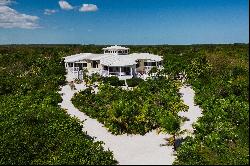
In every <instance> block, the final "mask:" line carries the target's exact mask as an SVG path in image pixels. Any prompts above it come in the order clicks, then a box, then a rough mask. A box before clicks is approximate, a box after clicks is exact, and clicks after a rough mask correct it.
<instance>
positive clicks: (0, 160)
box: [0, 46, 117, 165]
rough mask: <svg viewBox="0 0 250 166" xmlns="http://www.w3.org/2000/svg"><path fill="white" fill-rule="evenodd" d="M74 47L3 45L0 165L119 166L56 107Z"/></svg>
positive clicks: (1, 55)
mask: <svg viewBox="0 0 250 166" xmlns="http://www.w3.org/2000/svg"><path fill="white" fill-rule="evenodd" d="M72 48H74V47H65V48H60V47H47V48H43V47H29V46H27V47H26V46H24V47H20V46H17V47H14V46H11V47H9V46H5V47H3V46H2V47H0V63H1V66H0V101H1V103H0V128H1V130H0V144H1V146H0V164H23V165H26V164H53V165H54V164H91V165H94V164H108V165H109V164H116V163H117V162H116V161H115V160H114V158H113V155H112V152H110V151H104V149H103V147H102V143H101V142H94V140H93V139H92V138H90V137H89V136H87V135H85V134H84V133H83V132H82V127H83V124H82V123H81V122H80V121H78V120H77V119H75V118H70V117H69V116H68V115H67V114H66V111H65V110H62V109H60V107H59V106H58V103H59V102H61V100H62V99H61V96H60V95H59V94H58V93H57V91H58V90H59V85H62V84H63V83H64V80H65V77H64V74H65V70H64V64H63V63H62V60H61V57H62V56H63V55H65V53H67V52H70V51H71V52H74V50H72Z"/></svg>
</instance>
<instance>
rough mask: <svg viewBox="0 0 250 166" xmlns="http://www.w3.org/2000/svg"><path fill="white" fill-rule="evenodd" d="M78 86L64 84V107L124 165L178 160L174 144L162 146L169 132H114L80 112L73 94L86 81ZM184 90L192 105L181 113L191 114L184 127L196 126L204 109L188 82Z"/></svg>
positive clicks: (186, 98) (83, 87) (184, 96)
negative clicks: (142, 134) (122, 133)
mask: <svg viewBox="0 0 250 166" xmlns="http://www.w3.org/2000/svg"><path fill="white" fill-rule="evenodd" d="M75 85H76V89H77V90H71V89H70V87H69V85H65V86H63V87H61V91H60V92H59V93H63V95H62V99H63V101H62V103H60V105H61V107H62V108H64V109H67V112H68V114H69V115H70V116H76V117H77V118H78V119H80V120H81V121H83V120H86V121H85V122H84V128H83V131H85V132H87V134H88V135H89V136H91V137H94V138H95V140H97V141H103V142H104V143H105V144H104V145H103V146H104V148H105V149H106V150H107V149H109V150H111V151H113V154H114V157H115V159H116V160H117V161H118V162H119V164H121V165H171V164H172V163H173V161H174V160H175V156H174V155H173V154H174V152H173V149H172V148H173V147H172V146H160V144H165V143H166V141H165V140H164V139H163V138H166V137H169V135H167V134H157V133H156V131H152V132H149V133H147V134H146V135H144V136H141V135H126V134H124V135H118V136H115V135H112V134H111V133H109V132H108V131H107V129H106V128H105V127H103V125H102V124H101V123H99V122H98V121H97V120H96V119H91V118H90V117H88V116H87V115H85V114H84V113H83V112H80V111H79V110H78V109H77V108H75V107H74V105H73V104H72V103H71V101H70V100H71V98H72V97H73V94H74V93H76V92H78V91H80V90H82V89H85V88H86V87H85V86H84V85H83V84H75ZM180 92H181V93H182V94H183V97H182V98H183V100H184V102H185V104H186V105H188V106H189V110H188V112H183V113H180V114H181V115H182V116H187V117H188V118H189V119H190V121H187V122H185V123H184V124H183V126H182V129H188V130H192V125H191V124H192V123H193V122H195V121H196V120H197V118H198V117H200V116H201V110H200V109H199V107H197V106H194V100H193V97H194V91H193V90H192V89H191V88H190V87H187V86H184V87H182V88H181V89H180Z"/></svg>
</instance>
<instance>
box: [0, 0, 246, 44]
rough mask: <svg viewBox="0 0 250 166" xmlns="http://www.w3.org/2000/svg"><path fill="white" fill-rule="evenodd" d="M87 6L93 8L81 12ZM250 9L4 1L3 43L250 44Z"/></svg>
mask: <svg viewBox="0 0 250 166" xmlns="http://www.w3.org/2000/svg"><path fill="white" fill-rule="evenodd" d="M65 3H66V4H65ZM83 4H92V5H89V6H85V7H86V8H84V9H83V10H82V11H79V9H82V8H83V6H82V5H83ZM248 5H249V1H248V0H65V1H64V2H63V4H61V6H60V5H59V0H15V1H11V2H10V1H8V0H0V44H13V43H16V44H29V43H35V44H36V43H43V44H50V43H58V44H69V43H70V44H71V43H75V44H125V45H126V44H198V43H199V44H202V43H204V44H205V43H236V42H241V43H248V42H249V21H248V18H249V8H248ZM88 7H89V8H88ZM45 9H49V10H47V13H46V12H45Z"/></svg>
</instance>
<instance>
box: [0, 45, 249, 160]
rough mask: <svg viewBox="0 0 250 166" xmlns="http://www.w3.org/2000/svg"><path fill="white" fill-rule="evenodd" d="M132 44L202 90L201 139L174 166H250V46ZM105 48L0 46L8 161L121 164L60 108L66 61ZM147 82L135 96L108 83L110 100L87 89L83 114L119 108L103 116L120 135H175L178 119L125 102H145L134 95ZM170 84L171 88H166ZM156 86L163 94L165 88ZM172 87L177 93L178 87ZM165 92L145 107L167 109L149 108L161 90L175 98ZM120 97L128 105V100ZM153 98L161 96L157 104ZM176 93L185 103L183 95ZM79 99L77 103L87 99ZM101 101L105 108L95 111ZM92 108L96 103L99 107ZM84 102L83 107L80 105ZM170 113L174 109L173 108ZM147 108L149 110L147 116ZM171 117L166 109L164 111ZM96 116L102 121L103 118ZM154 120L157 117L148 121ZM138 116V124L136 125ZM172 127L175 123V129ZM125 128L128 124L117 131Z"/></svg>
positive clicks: (0, 115) (1, 156) (188, 143)
mask: <svg viewBox="0 0 250 166" xmlns="http://www.w3.org/2000/svg"><path fill="white" fill-rule="evenodd" d="M127 47H130V48H131V52H150V53H154V54H158V55H163V56H164V60H165V62H164V67H165V69H164V73H167V74H168V75H169V76H170V77H169V79H170V80H171V81H172V80H173V79H176V78H179V77H180V73H184V76H185V77H186V82H187V83H188V84H191V85H192V86H193V88H194V90H195V92H196V97H195V101H196V103H197V104H199V105H200V107H201V108H202V109H203V117H202V118H200V119H199V120H198V123H197V124H196V125H195V137H194V138H191V137H188V138H187V139H186V140H185V141H184V142H183V143H182V145H181V146H180V147H179V148H178V149H177V160H176V161H175V164H209V165H213V164H235V165H236V164H249V159H248V158H249V143H248V141H249V92H248V91H249V76H248V74H249V67H248V65H249V64H248V61H249V51H248V49H249V45H246V44H237V45H190V46H169V45H162V46H127ZM101 48H103V46H94V45H88V46H81V45H71V46H68V45H61V46H58V45H52V46H44V45H40V46H29V45H27V46H26V45H24V46H2V47H1V48H0V54H1V55H0V62H1V66H0V67H1V68H0V94H1V96H0V100H1V104H0V111H1V112H0V119H1V122H0V125H1V130H0V134H1V136H0V140H1V142H0V143H1V149H0V162H1V164H32V163H34V164H63V163H72V164H73V163H78V164H80V163H86V164H93V163H94V164H96V163H100V162H102V163H101V164H113V163H114V160H113V159H112V155H111V153H110V152H104V151H103V149H102V148H101V146H100V144H98V143H93V141H91V140H89V139H87V137H86V135H84V134H82V132H81V127H82V126H81V125H79V124H78V121H77V120H75V119H72V118H69V117H68V116H67V115H65V113H64V112H63V111H62V110H60V109H59V107H58V106H57V103H58V102H60V100H61V99H60V96H59V95H58V94H57V93H56V91H57V90H58V85H59V84H62V83H63V82H64V77H63V72H64V71H63V64H61V65H60V62H61V61H60V58H59V57H61V56H64V55H70V54H74V53H80V52H93V53H101V52H102V50H101ZM54 69H55V70H54ZM165 81H167V80H164V82H165ZM152 83H153V84H154V82H152ZM145 84H147V82H145V83H144V85H140V84H139V85H138V86H137V88H135V89H134V91H135V93H127V92H126V91H124V90H122V89H120V88H118V87H110V86H109V85H107V84H105V85H103V87H105V86H106V87H105V88H107V89H109V92H107V91H105V88H103V89H104V91H102V90H101V91H100V94H101V95H103V96H100V94H97V95H94V94H92V93H91V92H89V91H84V92H81V93H79V94H78V95H79V96H80V97H81V98H84V99H85V98H86V100H89V101H90V102H89V104H88V105H87V107H88V108H91V109H89V110H86V108H81V109H82V110H84V109H85V110H84V111H85V112H87V111H91V110H92V109H94V110H96V111H101V112H102V113H104V112H106V111H107V110H109V109H110V108H112V109H110V110H111V111H110V113H109V114H108V118H110V117H112V118H110V119H108V120H106V119H104V117H105V116H107V115H106V114H103V115H101V116H100V115H98V117H99V119H98V120H99V121H101V122H103V123H106V121H107V123H109V124H113V126H112V125H108V126H112V127H110V128H109V129H110V131H112V132H114V133H117V134H119V133H125V132H128V133H129V132H130V133H134V132H137V133H142V134H143V133H145V132H146V131H148V130H149V129H148V128H155V127H157V126H160V125H161V126H163V125H165V126H163V128H165V129H167V130H166V131H168V132H170V131H173V130H174V128H172V129H171V127H169V126H172V127H175V126H178V124H179V119H178V118H176V116H172V117H173V118H172V120H171V119H170V120H168V119H167V118H161V121H160V120H158V121H157V120H155V119H156V118H155V117H156V115H151V112H150V111H148V110H149V109H148V108H142V106H143V105H142V104H141V105H140V103H137V104H136V103H132V100H130V98H127V97H126V96H128V95H131V98H133V99H135V101H138V100H140V98H136V97H134V96H132V94H134V95H138V96H139V95H141V94H140V93H144V90H145V91H146V88H150V87H151V86H147V85H145ZM169 85H173V84H172V83H171V84H169ZM169 85H168V83H167V85H166V86H169ZM153 88H158V89H159V86H156V87H153ZM143 89H144V90H143ZM170 89H171V88H170ZM172 89H173V90H175V92H176V88H172ZM160 91H161V92H160V93H159V94H157V95H154V92H153V91H151V92H148V94H147V95H148V96H146V97H144V96H142V97H144V99H146V101H147V103H145V102H144V105H145V106H150V107H152V108H156V107H157V108H158V107H160V108H162V107H163V106H162V105H161V104H160V105H158V104H156V105H155V104H152V103H150V101H151V100H152V101H161V99H163V98H161V97H162V96H163V95H160V94H161V93H165V92H166V93H167V94H166V95H169V94H168V91H167V90H164V88H162V89H161V88H160ZM101 92H103V93H101ZM105 92H106V93H105ZM113 92H115V93H113ZM175 92H174V93H175ZM85 93H87V94H85ZM111 94H112V95H111ZM120 94H121V95H123V96H125V97H124V98H125V99H128V100H125V99H124V98H122V99H121V98H120V97H119V96H120ZM154 96H158V97H159V96H160V97H159V98H158V99H156V98H154ZM173 96H176V97H177V98H179V96H178V95H173ZM88 97H89V98H88ZM91 97H92V98H93V100H92V99H91ZM100 97H106V99H107V100H106V101H105V100H104V102H103V104H101V103H100V102H102V100H103V99H102V98H100ZM110 98H111V99H113V98H114V102H113V103H109V102H110V100H108V99H110ZM151 98H152V99H151ZM75 99H77V100H78V98H75ZM79 99H80V98H79ZM77 100H75V104H77V102H80V101H77ZM119 100H120V101H121V102H119ZM168 101H170V100H168ZM171 101H172V99H171ZM175 101H176V102H177V100H175ZM82 102H83V103H84V102H85V101H82ZM95 102H96V104H97V105H101V107H95V106H94V104H95ZM108 103H109V104H108ZM128 103H129V106H128ZM90 104H93V107H91V106H90ZM126 104H127V105H126ZM78 105H79V107H80V104H78ZM130 105H131V106H134V107H135V108H137V109H135V110H137V111H138V110H139V111H138V112H133V115H135V116H131V117H128V115H129V113H130V112H129V111H128V110H129V109H131V107H130ZM125 106H126V107H125ZM106 107H108V108H106ZM99 108H103V109H106V110H100V109H99ZM167 108H171V106H169V105H168V106H167ZM142 110H147V111H145V113H144V112H143V111H142ZM162 110H163V109H162ZM177 111H179V110H177ZM168 112H169V111H166V110H165V111H163V114H164V113H168ZM170 112H171V111H170ZM161 113H162V112H161ZM90 114H91V116H93V117H96V118H98V117H97V115H96V114H97V113H95V112H91V113H89V115H90ZM149 115H150V116H151V117H152V119H151V118H150V119H147V118H146V117H149ZM166 117H168V115H167V114H166ZM170 117H171V116H170ZM135 118H137V119H136V120H137V121H139V123H135V122H131V120H135ZM138 119H139V120H138ZM141 119H142V120H141ZM164 120H166V121H164ZM123 122H126V123H123ZM127 122H128V123H127ZM170 122H172V124H168V123H170ZM177 122H178V123H177ZM126 124H129V125H126ZM132 124H133V125H132ZM143 124H144V125H145V124H146V128H144V127H142V125H143ZM105 125H106V124H105ZM118 125H119V126H123V127H117V126H118ZM127 126H129V127H127ZM175 129H176V127H175ZM83 146H84V148H83ZM85 147H88V148H85ZM90 147H91V148H90ZM86 149H90V150H86ZM86 154H90V155H86ZM95 154H98V155H95ZM86 156H88V157H89V158H86ZM102 157H103V158H102Z"/></svg>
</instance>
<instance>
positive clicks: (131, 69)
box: [130, 67, 133, 76]
mask: <svg viewBox="0 0 250 166" xmlns="http://www.w3.org/2000/svg"><path fill="white" fill-rule="evenodd" d="M132 72H133V68H132V67H130V75H131V76H132V75H133V74H132Z"/></svg>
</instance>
